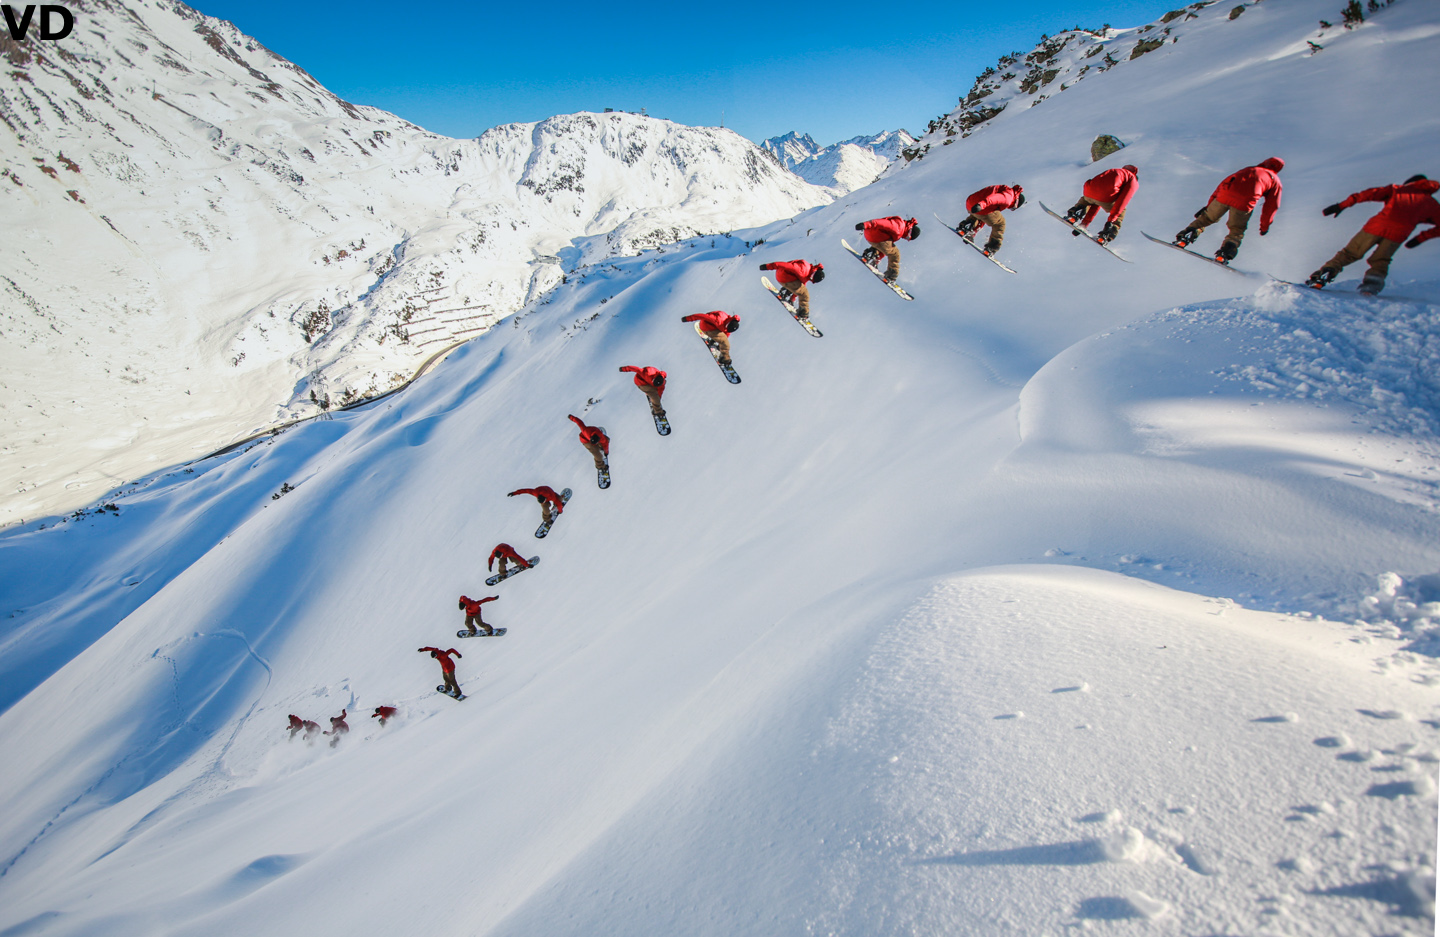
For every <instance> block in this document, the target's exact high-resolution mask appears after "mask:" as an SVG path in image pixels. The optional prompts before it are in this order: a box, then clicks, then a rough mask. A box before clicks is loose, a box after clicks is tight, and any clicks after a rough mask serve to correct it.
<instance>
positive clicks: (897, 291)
mask: <svg viewBox="0 0 1440 937" xmlns="http://www.w3.org/2000/svg"><path fill="white" fill-rule="evenodd" d="M840 244H841V245H842V246H843V247H844V248H845V249H846V250H847V251H849V252H850V254H851V256H853V257H854V258H855V259H856V260H858V261H860V264H861V266H863V267H864V268H865V269H866V270H869V271H870V272H871V273H873V274H875V279H877V280H879V281H880V282H881V283H884V284H885V285H886V286H888V287H890V289H892V290H894V291H895V295H896V296H899V297H900V298H901V299H914V298H915V297H914V296H911V295H910V294H909V293H907V292H905V290H904V288H902V287H901V286H900V285H898V284H896V283H891V282H890V281H889V280H887V279H885V274H883V273H881V272H880V270H879V269H878V268H876V267H872V266H870V265H869V264H868V263H866V262H865V258H864V257H861V256H860V252H859V251H857V250H856V249H855V248H853V247H851V246H850V242H849V241H847V240H845V239H844V238H841V239H840Z"/></svg>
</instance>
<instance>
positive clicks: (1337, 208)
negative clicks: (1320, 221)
mask: <svg viewBox="0 0 1440 937" xmlns="http://www.w3.org/2000/svg"><path fill="white" fill-rule="evenodd" d="M1344 210H1345V206H1343V205H1341V204H1340V203H1339V202H1336V203H1335V204H1334V205H1331V206H1330V207H1328V208H1326V209H1325V210H1324V211H1322V212H1321V213H1320V214H1322V215H1334V216H1336V217H1337V218H1338V217H1339V216H1340V213H1341V212H1342V211H1344Z"/></svg>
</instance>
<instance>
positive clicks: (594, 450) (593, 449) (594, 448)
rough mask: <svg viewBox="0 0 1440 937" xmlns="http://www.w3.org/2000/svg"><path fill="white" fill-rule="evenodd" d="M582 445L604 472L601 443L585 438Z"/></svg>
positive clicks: (600, 470)
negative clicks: (587, 440)
mask: <svg viewBox="0 0 1440 937" xmlns="http://www.w3.org/2000/svg"><path fill="white" fill-rule="evenodd" d="M580 445H582V446H584V447H585V451H586V452H588V453H590V454H591V455H592V456H594V457H595V471H597V472H603V471H605V466H606V459H605V450H604V449H601V448H600V444H599V443H595V442H585V441H584V440H581V441H580ZM500 562H502V563H503V562H505V560H503V559H502V560H500Z"/></svg>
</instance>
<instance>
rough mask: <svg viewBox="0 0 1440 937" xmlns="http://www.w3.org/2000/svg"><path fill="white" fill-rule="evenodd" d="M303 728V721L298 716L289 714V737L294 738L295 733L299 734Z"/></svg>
mask: <svg viewBox="0 0 1440 937" xmlns="http://www.w3.org/2000/svg"><path fill="white" fill-rule="evenodd" d="M304 728H305V720H304V719H301V718H300V717H299V716H297V715H295V714H294V713H291V714H290V737H291V738H292V739H293V738H294V737H295V733H297V732H300V731H303V730H304Z"/></svg>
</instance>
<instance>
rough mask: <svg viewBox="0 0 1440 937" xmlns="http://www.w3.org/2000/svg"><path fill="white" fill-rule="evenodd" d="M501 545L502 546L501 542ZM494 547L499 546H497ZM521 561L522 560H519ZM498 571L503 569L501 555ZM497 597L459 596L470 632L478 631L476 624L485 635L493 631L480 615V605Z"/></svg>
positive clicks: (461, 608) (475, 632)
mask: <svg viewBox="0 0 1440 937" xmlns="http://www.w3.org/2000/svg"><path fill="white" fill-rule="evenodd" d="M501 546H503V544H502V545H501ZM496 549H499V548H498V547H497V548H496ZM521 562H524V561H523V560H521ZM500 571H501V572H502V573H503V572H504V571H505V558H504V557H503V556H502V557H501V558H500ZM498 598H500V596H498V595H491V596H486V597H485V598H483V599H472V598H470V597H469V596H468V595H462V596H460V610H461V611H463V612H464V613H465V627H466V628H469V629H470V633H471V634H477V633H478V632H477V631H476V628H475V626H476V625H479V626H480V627H482V628H484V629H485V633H486V634H487V635H492V634H494V633H495V629H494V628H492V627H491V626H490V625H488V624H486V622H485V620H484V619H482V618H481V617H480V606H482V605H484V604H485V603H486V602H494V601H495V600H496V599H498Z"/></svg>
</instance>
